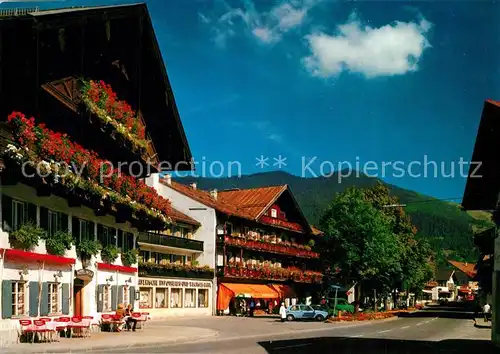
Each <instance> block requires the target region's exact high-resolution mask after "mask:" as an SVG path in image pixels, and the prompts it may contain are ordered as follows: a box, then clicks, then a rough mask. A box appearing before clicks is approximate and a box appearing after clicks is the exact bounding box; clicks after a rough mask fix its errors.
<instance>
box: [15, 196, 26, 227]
mask: <svg viewBox="0 0 500 354" xmlns="http://www.w3.org/2000/svg"><path fill="white" fill-rule="evenodd" d="M25 211H26V210H25V204H24V203H23V202H20V201H18V200H13V201H12V230H13V231H16V230H19V228H20V227H21V226H22V225H23V224H24V221H25V219H26V213H25Z"/></svg>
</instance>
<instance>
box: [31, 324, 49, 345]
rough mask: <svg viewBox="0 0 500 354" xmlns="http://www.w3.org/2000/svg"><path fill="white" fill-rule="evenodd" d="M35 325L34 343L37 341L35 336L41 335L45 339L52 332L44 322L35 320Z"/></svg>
mask: <svg viewBox="0 0 500 354" xmlns="http://www.w3.org/2000/svg"><path fill="white" fill-rule="evenodd" d="M33 325H34V328H33V332H34V334H33V340H32V343H33V342H34V341H35V334H40V335H42V336H43V337H45V335H46V334H47V333H48V332H50V330H48V329H47V327H46V325H45V321H43V320H34V321H33Z"/></svg>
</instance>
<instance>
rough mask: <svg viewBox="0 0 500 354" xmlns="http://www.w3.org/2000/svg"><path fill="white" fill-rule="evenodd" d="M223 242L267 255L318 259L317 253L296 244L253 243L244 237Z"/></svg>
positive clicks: (227, 239) (229, 238)
mask: <svg viewBox="0 0 500 354" xmlns="http://www.w3.org/2000/svg"><path fill="white" fill-rule="evenodd" d="M224 242H225V243H226V244H228V245H232V246H238V247H242V248H246V249H252V250H257V251H264V252H269V253H277V254H286V255H292V256H295V257H303V258H318V257H319V254H318V253H317V252H313V251H311V248H310V247H309V246H303V245H300V244H297V243H290V242H282V243H274V242H270V241H262V240H261V241H255V240H252V239H248V238H246V237H245V236H240V237H233V236H225V237H224Z"/></svg>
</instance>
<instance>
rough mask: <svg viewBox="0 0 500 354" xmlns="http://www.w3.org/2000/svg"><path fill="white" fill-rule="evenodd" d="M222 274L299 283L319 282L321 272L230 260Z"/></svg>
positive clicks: (321, 277)
mask: <svg viewBox="0 0 500 354" xmlns="http://www.w3.org/2000/svg"><path fill="white" fill-rule="evenodd" d="M224 276H229V277H239V278H254V279H266V280H279V281H285V280H293V281H295V282H300V283H319V282H321V281H322V279H323V274H321V273H320V272H314V271H302V270H300V269H298V268H282V267H270V266H266V265H254V264H244V263H241V262H230V263H228V265H227V266H226V267H225V268H224Z"/></svg>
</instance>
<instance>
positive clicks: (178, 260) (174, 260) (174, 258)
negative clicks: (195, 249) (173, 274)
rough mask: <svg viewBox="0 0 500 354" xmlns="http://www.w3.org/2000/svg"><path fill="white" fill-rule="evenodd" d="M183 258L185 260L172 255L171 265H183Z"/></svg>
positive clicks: (182, 257)
mask: <svg viewBox="0 0 500 354" xmlns="http://www.w3.org/2000/svg"><path fill="white" fill-rule="evenodd" d="M184 258H185V257H184V256H180V255H177V254H173V255H172V263H175V264H184Z"/></svg>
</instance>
